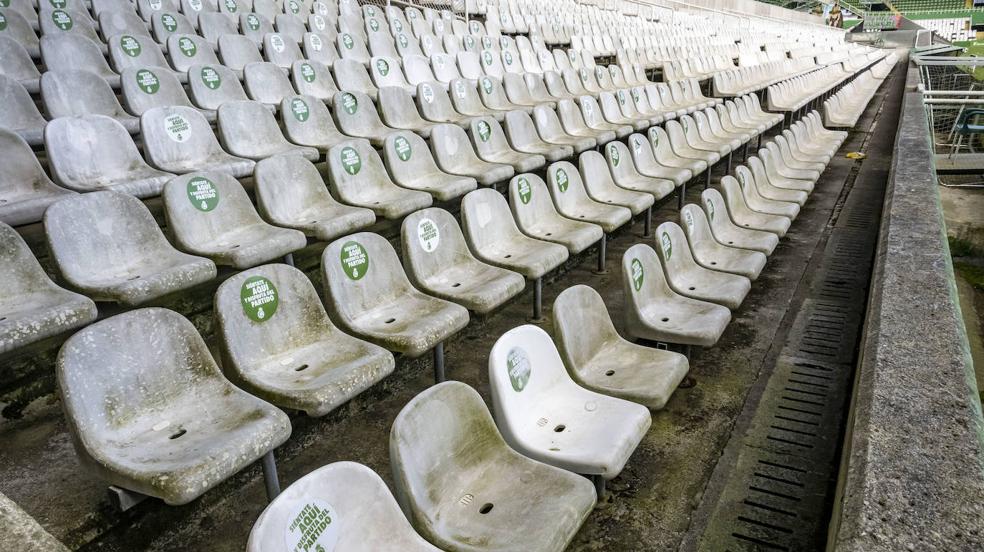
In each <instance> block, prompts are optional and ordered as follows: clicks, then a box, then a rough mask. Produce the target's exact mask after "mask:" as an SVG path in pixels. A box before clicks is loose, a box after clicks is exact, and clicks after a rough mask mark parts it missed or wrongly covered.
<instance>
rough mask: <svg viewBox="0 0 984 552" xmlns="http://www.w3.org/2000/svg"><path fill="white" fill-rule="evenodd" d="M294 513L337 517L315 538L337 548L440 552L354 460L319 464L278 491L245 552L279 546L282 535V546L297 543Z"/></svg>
mask: <svg viewBox="0 0 984 552" xmlns="http://www.w3.org/2000/svg"><path fill="white" fill-rule="evenodd" d="M299 512H307V513H309V514H311V515H314V516H318V517H319V518H320V519H331V520H333V521H335V520H341V521H336V523H335V524H331V525H330V527H332V528H333V529H332V530H328V531H325V532H324V533H321V535H323V536H319V541H320V542H330V543H332V544H333V545H334V547H335V548H334V549H335V550H338V551H342V550H401V551H405V552H440V549H438V548H435V547H434V546H432V545H431V544H430V543H428V542H427V541H425V540H424V539H423V538H422V537H421V536H420V535H418V534H417V533H416V532H415V531H414V530H413V527H411V526H410V523H409V522H408V521H407V518H406V516H404V514H403V512H402V511H400V506H399V504H397V502H396V499H394V498H393V494H392V493H390V490H389V488H388V487H387V486H386V483H385V482H384V481H383V480H382V479H381V478H380V477H379V476H378V475H376V473H375V472H374V471H372V470H371V469H369V468H367V467H366V466H363V465H362V464H357V463H355V462H335V463H333V464H329V465H327V466H324V467H321V468H319V469H317V470H314V471H313V472H311V473H309V474H307V475H305V476H304V477H302V478H300V479H298V480H297V481H295V482H294V483H292V484H291V485H290V487H288V488H286V489H284V491H283V492H282V493H280V495H279V496H277V498H276V499H275V500H274V501H273V502H271V503H270V505H269V506H267V507H266V509H265V510H263V513H262V514H260V517H259V519H257V520H256V523H254V524H253V529H252V531H251V532H250V535H249V542H248V543H247V545H246V550H247V552H267V551H271V550H279V549H283V548H284V538H285V536H286V538H287V539H288V541H287V542H288V544H287V548H286V549H290V548H292V547H293V545H294V543H295V542H297V543H301V542H302V541H303V539H304V532H303V531H304V529H303V528H304V527H306V526H303V525H295V524H294V521H295V520H296V519H297V515H298V513H299ZM306 515H307V514H306ZM335 527H337V532H335V531H334V528H335Z"/></svg>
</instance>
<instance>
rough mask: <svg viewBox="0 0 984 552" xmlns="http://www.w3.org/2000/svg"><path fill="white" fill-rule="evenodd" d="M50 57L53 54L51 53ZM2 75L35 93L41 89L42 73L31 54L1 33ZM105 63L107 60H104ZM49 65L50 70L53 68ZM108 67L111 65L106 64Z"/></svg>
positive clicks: (0, 73)
mask: <svg viewBox="0 0 984 552" xmlns="http://www.w3.org/2000/svg"><path fill="white" fill-rule="evenodd" d="M49 57H51V55H50V54H49ZM0 60H2V61H0V75H3V76H5V77H9V78H12V79H14V80H16V81H17V82H19V83H21V85H22V86H23V87H24V88H25V89H26V90H27V91H28V92H30V93H32V94H35V93H37V92H38V89H39V79H40V78H41V73H39V72H38V68H37V67H36V66H35V65H34V61H32V60H31V56H30V54H29V53H28V51H27V50H25V49H24V47H23V46H21V45H20V43H18V42H17V41H16V40H14V39H13V38H10V37H8V36H3V35H0ZM104 64H105V62H104ZM62 67H63V68H64V66H62ZM52 69H53V68H52V67H48V70H49V71H50V70H52ZM106 69H109V66H108V65H106ZM110 72H111V73H112V70H110Z"/></svg>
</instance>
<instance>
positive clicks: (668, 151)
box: [647, 123, 709, 177]
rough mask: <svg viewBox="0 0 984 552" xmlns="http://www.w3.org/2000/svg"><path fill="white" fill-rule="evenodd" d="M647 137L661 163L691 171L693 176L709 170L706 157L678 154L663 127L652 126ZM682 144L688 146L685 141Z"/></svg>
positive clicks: (654, 154) (665, 165)
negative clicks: (699, 157)
mask: <svg viewBox="0 0 984 552" xmlns="http://www.w3.org/2000/svg"><path fill="white" fill-rule="evenodd" d="M667 124H669V123H667ZM647 137H648V138H649V144H650V145H651V146H652V152H653V157H654V158H655V159H656V162H657V163H659V164H660V165H662V166H664V167H668V168H672V169H686V170H688V171H690V172H691V174H692V177H693V176H697V175H698V174H700V173H702V172H704V171H706V170H707V168H708V166H709V165H708V164H707V161H705V160H704V159H698V158H697V157H688V156H683V155H680V154H678V153H677V152H676V150H675V149H674V146H676V144H673V143H671V141H670V137H669V135H668V134H667V133H666V131H665V130H663V129H662V128H661V127H657V126H654V127H652V128H650V129H649V132H648V133H647ZM682 145H683V146H686V143H685V141H684V144H682ZM684 149H686V148H684Z"/></svg>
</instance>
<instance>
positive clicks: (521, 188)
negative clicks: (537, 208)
mask: <svg viewBox="0 0 984 552" xmlns="http://www.w3.org/2000/svg"><path fill="white" fill-rule="evenodd" d="M516 191H517V192H519V200H520V201H522V202H523V205H526V204H527V203H529V202H530V199H531V198H532V197H533V188H532V187H531V186H530V181H529V180H527V179H526V178H525V177H520V178H519V179H517V180H516Z"/></svg>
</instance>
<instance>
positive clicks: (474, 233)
mask: <svg viewBox="0 0 984 552" xmlns="http://www.w3.org/2000/svg"><path fill="white" fill-rule="evenodd" d="M461 219H462V226H463V228H464V230H465V234H466V235H467V236H468V242H469V243H470V244H471V245H472V247H473V248H474V249H475V250H482V249H485V248H486V246H488V245H492V244H496V243H503V242H505V243H508V242H511V241H516V240H521V239H523V237H524V236H523V234H522V233H521V232H520V231H519V228H518V227H517V226H516V221H515V220H514V219H513V217H512V214H511V213H510V212H509V204H508V203H506V198H504V197H503V196H502V194H500V193H499V192H497V191H495V190H493V189H491V188H482V189H479V190H475V191H473V192H469V193H468V194H466V195H465V197H464V198H463V199H462V200H461Z"/></svg>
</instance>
